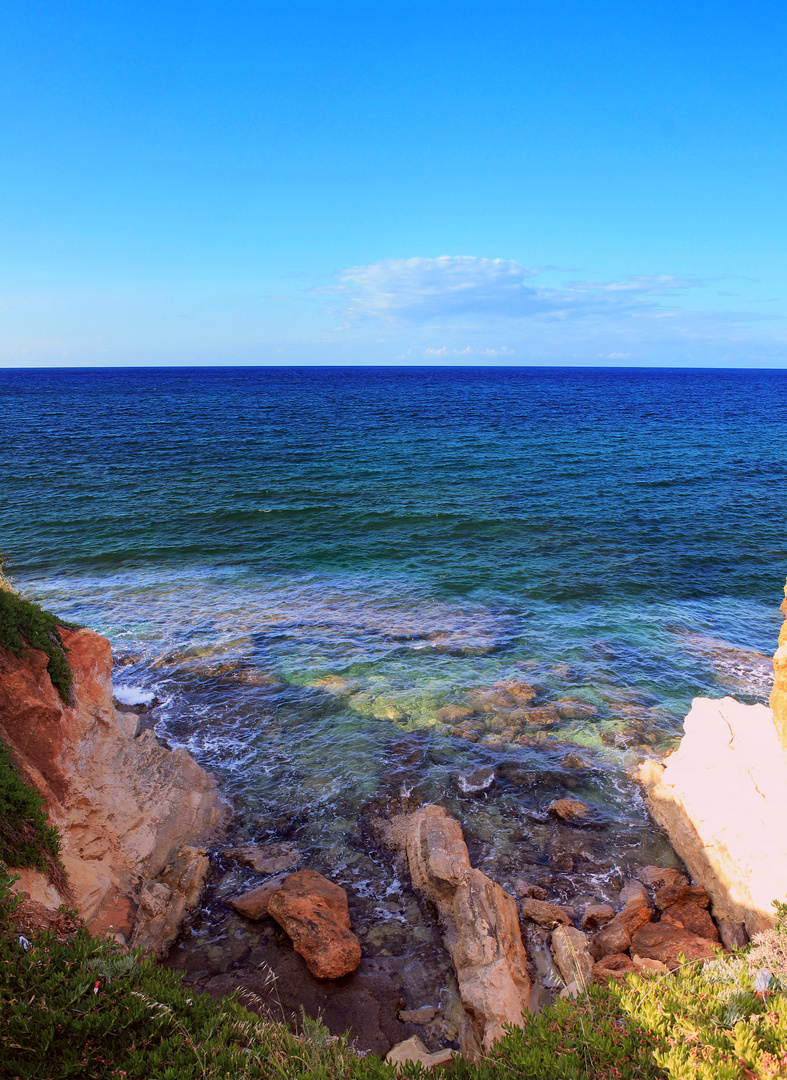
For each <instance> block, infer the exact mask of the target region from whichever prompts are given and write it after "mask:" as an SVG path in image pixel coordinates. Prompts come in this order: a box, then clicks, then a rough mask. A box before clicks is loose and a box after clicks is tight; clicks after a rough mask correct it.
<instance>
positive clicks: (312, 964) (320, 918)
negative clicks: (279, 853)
mask: <svg viewBox="0 0 787 1080" xmlns="http://www.w3.org/2000/svg"><path fill="white" fill-rule="evenodd" d="M267 907H268V914H269V915H272V916H273V918H274V919H275V920H276V922H277V923H278V924H279V925H280V926H281V927H282V929H283V930H285V932H286V933H287V934H288V935H289V937H290V938H291V939H292V943H293V946H294V947H295V951H296V952H298V953H300V954H301V956H302V957H303V959H304V960H305V961H306V966H307V967H308V969H309V971H310V972H311V973H312V975H314V977H315V978H316V979H339V978H341V977H342V976H343V975H349V974H350V972H351V971H355V969H356V968H357V967H358V965H359V964H360V962H361V943H360V942H359V941H358V938H357V937H356V936H355V934H354V933H353V932H352V930H351V929H350V911H349V907H348V905H347V893H346V892H345V891H344V889H343V888H342V887H341V886H340V885H336V884H335V883H334V882H332V881H329V880H328V879H327V878H325V877H323V876H322V874H318V873H317V872H316V871H315V870H298V871H297V872H296V873H294V874H290V876H289V877H288V878H285V880H284V881H283V882H282V884H281V885H280V887H279V888H278V889H276V890H275V891H274V892H273V894H272V896H270V898H269V899H268V903H267Z"/></svg>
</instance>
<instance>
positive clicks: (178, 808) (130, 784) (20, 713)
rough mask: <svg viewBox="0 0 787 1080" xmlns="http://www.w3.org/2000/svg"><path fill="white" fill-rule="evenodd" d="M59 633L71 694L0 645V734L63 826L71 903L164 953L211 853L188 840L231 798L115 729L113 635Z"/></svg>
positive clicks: (38, 659) (190, 764)
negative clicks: (66, 695)
mask: <svg viewBox="0 0 787 1080" xmlns="http://www.w3.org/2000/svg"><path fill="white" fill-rule="evenodd" d="M62 638H63V644H64V646H65V647H66V649H67V650H68V653H67V655H68V662H69V666H70V667H71V671H72V676H73V680H72V686H71V696H70V700H69V701H68V702H67V703H65V702H63V701H62V700H61V698H60V696H59V694H58V692H57V690H56V689H55V688H54V687H53V686H52V683H51V681H50V678H49V675H48V673H47V663H48V659H47V657H46V655H45V654H44V653H42V652H39V651H37V650H30V651H28V652H27V653H26V655H24V656H21V657H17V656H14V655H13V654H12V653H11V652H9V651H8V650H6V649H2V648H0V736H2V738H3V739H4V740H5V741H6V742H7V743H8V744H9V745H10V746H11V748H12V750H13V753H14V757H15V759H16V761H17V763H18V764H19V766H20V768H21V770H22V773H23V775H24V776H25V777H26V779H27V780H28V781H29V782H30V783H32V784H34V785H35V786H36V787H37V788H38V789H39V791H40V792H41V794H42V795H43V797H44V800H45V803H46V807H47V811H48V814H49V818H50V821H51V822H52V824H53V825H55V826H56V827H57V828H58V830H59V831H60V834H61V836H62V852H63V854H62V859H63V864H64V866H65V868H66V871H67V873H68V876H69V883H70V886H71V889H72V892H73V900H72V902H75V903H76V906H77V907H78V909H79V911H80V914H81V915H82V917H83V918H84V920H85V922H86V923H87V926H88V928H89V929H90V930H91V931H94V932H96V933H109V934H121V935H122V936H123V937H125V938H126V939H131V938H133V940H134V941H135V942H138V943H140V944H144V947H145V948H146V949H147V950H148V951H150V952H155V953H157V954H159V955H162V954H163V953H164V952H166V949H167V948H168V946H169V944H170V942H171V940H172V938H173V936H174V934H175V933H177V928H178V926H179V925H180V922H181V921H182V919H183V918H184V916H185V915H186V913H187V912H188V911H189V910H190V909H191V908H192V907H193V906H194V905H195V904H196V903H197V902H198V899H199V896H200V894H201V891H202V886H203V883H204V875H205V872H206V870H207V858H206V856H205V852H204V849H202V848H195V847H193V846H192V845H194V844H202V843H204V842H207V841H208V840H213V839H214V838H215V836H216V834H217V833H218V832H219V831H220V830H221V829H222V828H223V826H224V824H225V822H226V819H227V817H228V813H229V808H228V806H227V804H226V803H225V802H224V800H223V799H222V798H221V796H220V795H219V793H218V790H217V788H216V783H215V781H214V780H213V778H212V777H210V776H208V775H207V773H205V772H204V771H203V770H202V769H201V768H200V767H199V766H198V765H197V764H196V762H195V761H194V759H193V758H192V757H191V755H190V754H188V753H187V752H186V751H185V750H182V749H179V750H173V751H170V750H167V749H165V748H164V747H162V746H161V745H160V744H159V742H158V740H157V739H156V737H155V735H154V733H153V732H152V731H150V730H146V731H143V732H142V733H141V734H140V735H139V736H138V737H137V738H133V737H131V736H132V735H133V730H132V728H131V727H130V726H127V725H125V723H124V724H122V727H123V730H121V728H120V727H118V724H117V722H116V712H115V707H114V704H113V697H112V682H111V669H112V654H111V650H110V646H109V642H108V641H107V640H106V639H105V638H102V637H99V635H98V634H94V633H92V632H91V631H90V630H67V629H63V630H62ZM71 899H72V898H69V897H66V896H65V895H61V896H60V897H59V898H58V903H60V902H63V900H71Z"/></svg>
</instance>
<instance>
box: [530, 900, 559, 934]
mask: <svg viewBox="0 0 787 1080" xmlns="http://www.w3.org/2000/svg"><path fill="white" fill-rule="evenodd" d="M519 906H520V910H521V912H522V918H523V919H530V920H531V922H534V923H538V925H539V926H543V927H544V929H545V930H553V929H554V928H555V927H556V926H559V925H560V924H561V923H562V924H563V925H564V926H571V916H570V915H568V914H567V913H566V912H565V911H564V910H563V908H560V907H557V906H556V905H555V904H546V903H544V901H543V900H528V899H524V900H522V901H521V903H520V905H519Z"/></svg>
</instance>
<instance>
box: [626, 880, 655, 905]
mask: <svg viewBox="0 0 787 1080" xmlns="http://www.w3.org/2000/svg"><path fill="white" fill-rule="evenodd" d="M620 902H621V904H623V905H624V907H628V905H629V904H645V905H646V906H648V905H649V898H648V891H647V889H646V888H645V886H644V885H643V884H642V882H641V881H626V882H625V884H624V885H623V888H622V889H621V890H620Z"/></svg>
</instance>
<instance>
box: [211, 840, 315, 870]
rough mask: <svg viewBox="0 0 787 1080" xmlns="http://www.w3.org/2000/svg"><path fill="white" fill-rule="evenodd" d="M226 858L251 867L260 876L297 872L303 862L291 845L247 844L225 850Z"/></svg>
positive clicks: (299, 854)
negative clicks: (286, 871) (290, 871)
mask: <svg viewBox="0 0 787 1080" xmlns="http://www.w3.org/2000/svg"><path fill="white" fill-rule="evenodd" d="M222 854H223V855H224V857H225V858H227V859H231V860H233V862H239V863H242V865H243V866H249V867H251V869H252V870H254V871H256V873H258V874H281V873H284V871H285V870H295V869H296V868H297V867H298V866H300V864H301V861H302V856H301V853H300V852H299V851H298V850H297V848H294V847H293V846H292V845H291V844H264V845H262V846H257V845H256V844H245V845H243V846H242V847H235V848H224V851H223V853H222Z"/></svg>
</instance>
